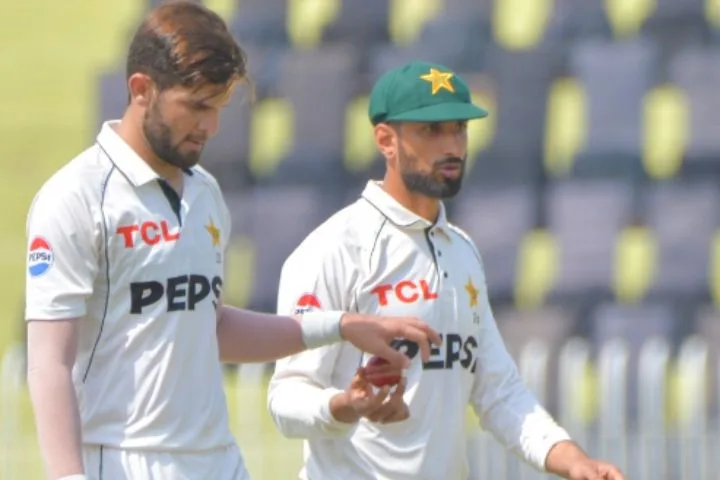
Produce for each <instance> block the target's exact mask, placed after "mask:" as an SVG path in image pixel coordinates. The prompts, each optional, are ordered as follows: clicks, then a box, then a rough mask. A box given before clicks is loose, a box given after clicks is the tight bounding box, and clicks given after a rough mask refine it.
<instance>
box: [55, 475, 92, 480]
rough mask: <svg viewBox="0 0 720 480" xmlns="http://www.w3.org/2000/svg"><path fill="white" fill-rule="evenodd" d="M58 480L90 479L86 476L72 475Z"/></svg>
mask: <svg viewBox="0 0 720 480" xmlns="http://www.w3.org/2000/svg"><path fill="white" fill-rule="evenodd" d="M58 480H88V478H87V477H86V476H85V475H80V474H77V475H70V476H67V477H62V478H58Z"/></svg>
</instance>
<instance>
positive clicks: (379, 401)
mask: <svg viewBox="0 0 720 480" xmlns="http://www.w3.org/2000/svg"><path fill="white" fill-rule="evenodd" d="M388 395H390V386H388V385H385V386H384V387H382V388H381V389H379V390H378V391H377V393H373V394H372V395H371V396H370V399H369V400H368V404H367V406H368V408H367V409H368V411H375V410H377V409H379V408H380V407H382V405H383V403H385V399H387V398H388Z"/></svg>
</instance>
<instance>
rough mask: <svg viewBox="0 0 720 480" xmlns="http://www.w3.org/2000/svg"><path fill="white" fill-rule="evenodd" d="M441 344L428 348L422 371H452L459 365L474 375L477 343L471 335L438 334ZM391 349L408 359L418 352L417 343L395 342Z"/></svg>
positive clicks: (407, 341) (408, 341)
mask: <svg viewBox="0 0 720 480" xmlns="http://www.w3.org/2000/svg"><path fill="white" fill-rule="evenodd" d="M440 338H441V339H442V344H441V345H440V346H439V347H436V346H434V345H431V346H430V359H429V360H428V361H427V362H426V363H424V364H423V369H424V370H452V369H453V368H454V367H455V365H459V366H460V367H462V368H463V369H465V370H469V371H470V373H475V367H476V366H477V347H478V341H477V339H476V338H475V337H473V336H472V335H468V336H463V335H460V334H457V333H446V334H444V335H443V334H440ZM391 345H392V347H393V348H394V349H395V350H397V351H399V352H401V353H404V354H405V355H406V356H407V357H408V358H410V359H413V358H415V357H416V356H417V355H418V353H419V352H420V347H419V346H418V344H417V343H415V342H412V341H410V340H395V341H393V342H392V344H391Z"/></svg>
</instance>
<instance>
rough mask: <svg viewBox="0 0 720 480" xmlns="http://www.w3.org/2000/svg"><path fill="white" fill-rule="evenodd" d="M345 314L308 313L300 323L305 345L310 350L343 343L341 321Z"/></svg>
mask: <svg viewBox="0 0 720 480" xmlns="http://www.w3.org/2000/svg"><path fill="white" fill-rule="evenodd" d="M343 315H345V312H307V313H305V314H303V316H302V321H301V322H300V325H301V328H302V337H303V343H305V346H306V347H307V348H308V349H312V348H317V347H322V346H325V345H330V344H332V343H337V342H340V341H342V336H341V335H340V319H341V318H342V316H343Z"/></svg>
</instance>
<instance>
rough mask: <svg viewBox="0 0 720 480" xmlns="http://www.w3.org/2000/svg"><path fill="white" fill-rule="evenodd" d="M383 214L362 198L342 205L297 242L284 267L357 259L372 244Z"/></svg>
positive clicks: (379, 228) (351, 261) (382, 219)
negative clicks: (341, 207)
mask: <svg viewBox="0 0 720 480" xmlns="http://www.w3.org/2000/svg"><path fill="white" fill-rule="evenodd" d="M383 221H384V217H383V216H382V215H381V214H379V213H378V212H377V210H375V209H374V208H372V207H371V206H370V205H369V204H368V203H367V202H365V201H364V200H362V199H359V200H357V201H356V202H354V203H352V204H350V205H348V206H346V207H345V208H343V209H341V210H339V211H337V212H336V213H335V214H333V215H332V216H330V217H329V218H328V219H327V220H325V221H324V222H323V223H321V224H320V225H319V226H318V227H316V228H315V229H314V230H313V231H311V232H310V233H309V234H308V235H307V237H305V239H304V240H303V241H302V242H301V243H300V245H298V247H297V248H296V249H295V250H294V251H293V252H292V253H291V254H290V256H289V257H288V258H287V260H286V261H285V267H284V268H293V267H294V268H300V267H302V266H305V265H311V264H314V265H322V264H323V263H324V262H328V261H338V260H339V261H342V262H344V263H345V262H347V263H345V265H347V264H348V263H350V264H354V263H357V261H358V259H359V258H360V256H361V255H362V254H363V251H364V250H367V249H368V248H371V247H372V242H373V239H375V238H376V237H377V235H378V233H379V232H380V230H381V229H382V227H383Z"/></svg>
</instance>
